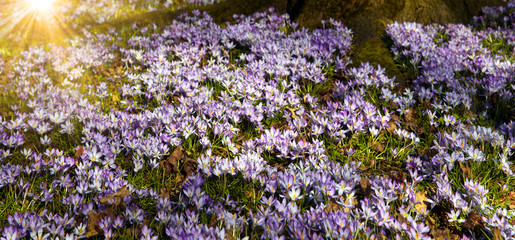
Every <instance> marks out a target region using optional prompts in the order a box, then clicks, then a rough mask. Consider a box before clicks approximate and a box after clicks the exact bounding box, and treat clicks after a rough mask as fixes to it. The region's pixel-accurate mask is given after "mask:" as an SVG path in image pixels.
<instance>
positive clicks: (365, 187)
mask: <svg viewBox="0 0 515 240" xmlns="http://www.w3.org/2000/svg"><path fill="white" fill-rule="evenodd" d="M359 186H360V189H361V192H362V193H363V195H365V197H368V198H370V197H371V196H372V188H371V187H370V182H369V180H368V178H361V181H360V182H359Z"/></svg>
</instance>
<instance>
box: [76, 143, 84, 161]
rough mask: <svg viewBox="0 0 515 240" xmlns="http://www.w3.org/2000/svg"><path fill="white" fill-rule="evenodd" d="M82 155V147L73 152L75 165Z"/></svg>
mask: <svg viewBox="0 0 515 240" xmlns="http://www.w3.org/2000/svg"><path fill="white" fill-rule="evenodd" d="M83 153H84V146H79V149H77V151H76V152H75V164H78V162H79V160H80V156H82V154H83Z"/></svg>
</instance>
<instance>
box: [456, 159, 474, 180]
mask: <svg viewBox="0 0 515 240" xmlns="http://www.w3.org/2000/svg"><path fill="white" fill-rule="evenodd" d="M458 165H459V166H460V168H461V171H463V176H464V177H465V178H470V177H471V172H470V167H469V165H468V163H467V165H465V164H463V163H462V162H461V161H458Z"/></svg>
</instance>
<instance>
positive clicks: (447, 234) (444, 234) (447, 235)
mask: <svg viewBox="0 0 515 240" xmlns="http://www.w3.org/2000/svg"><path fill="white" fill-rule="evenodd" d="M429 234H430V235H431V236H432V237H433V238H434V239H438V240H440V239H441V240H445V239H459V237H458V235H456V234H452V233H451V230H449V229H448V228H444V229H440V228H437V227H434V226H432V225H431V231H430V232H429Z"/></svg>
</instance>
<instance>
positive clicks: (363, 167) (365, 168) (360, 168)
mask: <svg viewBox="0 0 515 240" xmlns="http://www.w3.org/2000/svg"><path fill="white" fill-rule="evenodd" d="M375 164H376V160H375V159H374V158H372V163H370V165H369V166H368V167H366V166H363V164H362V165H361V166H360V167H358V169H359V170H361V171H366V170H368V169H370V168H372V167H373V166H374V165H375Z"/></svg>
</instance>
